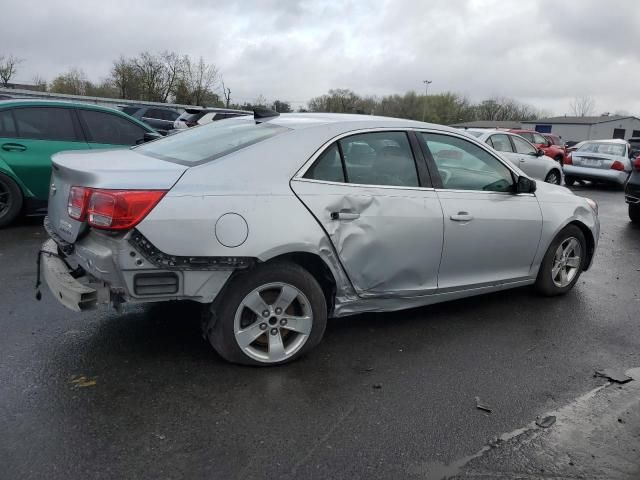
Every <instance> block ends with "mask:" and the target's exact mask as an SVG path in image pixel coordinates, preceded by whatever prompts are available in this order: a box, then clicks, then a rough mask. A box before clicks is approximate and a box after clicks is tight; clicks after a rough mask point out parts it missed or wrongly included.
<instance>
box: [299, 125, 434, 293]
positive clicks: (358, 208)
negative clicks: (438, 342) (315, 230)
mask: <svg viewBox="0 0 640 480" xmlns="http://www.w3.org/2000/svg"><path fill="white" fill-rule="evenodd" d="M378 140H379V139H378ZM378 140H376V141H375V142H374V141H372V140H370V138H369V137H365V138H364V139H363V138H354V139H352V142H351V145H349V144H348V143H347V142H346V141H345V142H344V143H343V144H342V145H341V148H340V152H341V155H343V156H344V157H346V163H347V169H348V168H349V165H351V166H352V167H353V165H357V166H359V167H362V168H361V169H360V171H362V172H364V173H363V174H362V175H361V176H360V177H359V178H358V177H357V175H356V174H354V175H352V178H351V180H350V181H351V182H353V183H347V182H342V181H328V180H324V179H327V178H331V177H330V175H329V174H328V173H326V172H328V170H329V169H330V168H329V165H320V166H319V167H322V168H317V169H316V170H318V171H322V173H320V174H316V175H314V174H313V172H312V171H311V170H312V169H310V170H309V172H311V174H307V175H305V176H306V177H314V176H315V177H317V178H296V179H294V180H293V181H292V182H291V187H292V189H293V191H294V192H295V193H296V195H297V196H298V198H300V200H301V201H302V202H303V203H304V204H305V205H306V206H307V208H308V209H309V210H310V211H311V213H312V214H313V215H314V216H315V218H316V219H317V220H318V222H320V223H321V224H322V226H323V227H324V229H325V231H326V232H327V234H328V235H329V237H330V238H331V241H332V243H333V246H334V247H335V250H336V252H337V254H338V256H339V258H340V261H341V262H342V265H343V266H344V268H345V270H346V272H347V274H348V275H349V278H350V279H351V282H352V283H353V286H354V288H355V289H356V291H357V292H358V294H359V295H361V296H389V297H396V296H398V297H403V296H418V295H424V294H428V293H433V292H434V291H435V290H436V289H437V286H438V268H439V265H440V258H441V254H442V241H443V214H442V209H441V206H440V202H439V200H438V197H437V195H436V192H435V191H434V190H433V189H431V188H425V187H422V186H420V185H417V186H408V185H406V184H407V183H409V184H411V183H412V182H411V181H407V180H406V176H405V177H404V178H405V180H404V181H398V182H397V183H404V184H405V185H370V184H365V183H364V182H371V183H373V182H374V181H375V180H376V178H380V179H381V181H385V182H386V183H393V180H389V175H391V173H393V172H392V171H391V170H392V168H391V169H390V168H388V167H385V162H387V160H386V158H387V157H385V154H386V153H385V152H386V151H388V150H390V149H392V150H393V149H395V154H396V156H395V157H392V159H391V160H390V161H392V162H393V161H399V162H404V161H405V160H403V159H400V160H398V158H399V157H398V156H397V154H398V152H399V150H397V148H398V145H400V147H402V148H403V149H405V150H404V151H405V152H406V151H407V150H406V147H405V145H404V141H403V140H402V137H389V139H384V138H383V140H384V142H380V141H378ZM366 142H369V143H370V144H371V145H373V146H374V147H375V148H378V147H380V148H378V150H377V151H376V150H375V149H372V150H373V151H368V150H367V148H366V147H365V146H364V145H363V144H364V143H366ZM407 145H408V144H407ZM327 150H328V149H327ZM350 150H351V151H353V152H358V155H360V157H359V158H357V159H356V158H353V157H352V158H351V159H350V158H349V154H348V151H350ZM325 152H326V151H325ZM409 152H410V150H409ZM408 154H410V153H408ZM354 155H355V153H354ZM362 155H367V156H368V157H370V158H366V159H364V160H363V158H364V157H362ZM338 158H339V155H338V154H336V162H338V161H339V160H338ZM319 160H322V159H320V158H319ZM350 160H351V162H352V163H351V164H349V161H350ZM412 161H413V160H412ZM367 167H370V168H371V170H367ZM414 168H415V167H414ZM381 169H384V170H386V171H388V172H391V173H389V175H387V177H384V176H381V177H376V176H375V175H374V174H372V172H373V171H375V172H379V171H380V170H381ZM336 171H337V170H336ZM338 173H339V172H338ZM394 178H397V177H394ZM334 180H336V178H334ZM338 180H340V179H339V178H338ZM347 181H349V180H348V179H347ZM355 182H363V183H355Z"/></svg>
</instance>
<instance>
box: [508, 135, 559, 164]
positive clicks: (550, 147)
mask: <svg viewBox="0 0 640 480" xmlns="http://www.w3.org/2000/svg"><path fill="white" fill-rule="evenodd" d="M509 132H512V133H517V134H518V135H520V136H521V137H523V138H524V139H526V140H528V141H529V142H531V143H532V144H533V145H535V147H536V148H541V149H542V151H543V152H544V154H545V155H546V156H547V157H551V158H553V159H554V160H555V161H556V162H558V163H560V165H562V163H563V162H564V157H565V149H564V147H562V146H560V145H556V144H551V143H549V142H548V141H547V139H546V138H544V137H543V136H542V134H540V133H538V132H536V131H535V130H522V129H517V128H514V129H510V130H509Z"/></svg>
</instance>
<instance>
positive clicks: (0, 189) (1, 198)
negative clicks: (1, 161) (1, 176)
mask: <svg viewBox="0 0 640 480" xmlns="http://www.w3.org/2000/svg"><path fill="white" fill-rule="evenodd" d="M10 208H11V192H10V191H9V187H8V185H6V184H5V183H4V182H3V181H2V180H0V217H2V216H3V215H4V214H5V213H6V212H7V211H8V210H9V209H10Z"/></svg>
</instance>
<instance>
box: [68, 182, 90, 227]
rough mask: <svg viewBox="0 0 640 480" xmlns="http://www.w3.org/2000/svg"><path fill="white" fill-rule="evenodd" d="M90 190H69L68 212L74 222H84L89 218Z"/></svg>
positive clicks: (77, 188)
mask: <svg viewBox="0 0 640 480" xmlns="http://www.w3.org/2000/svg"><path fill="white" fill-rule="evenodd" d="M90 193H91V189H90V188H85V187H71V190H69V201H68V202H67V212H68V213H69V216H70V217H71V218H73V219H74V220H80V221H81V222H84V221H85V219H86V218H87V203H88V202H87V201H88V199H89V194H90Z"/></svg>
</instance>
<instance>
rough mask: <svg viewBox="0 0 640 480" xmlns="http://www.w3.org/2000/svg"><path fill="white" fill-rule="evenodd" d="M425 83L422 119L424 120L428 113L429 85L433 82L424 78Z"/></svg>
mask: <svg viewBox="0 0 640 480" xmlns="http://www.w3.org/2000/svg"><path fill="white" fill-rule="evenodd" d="M422 83H424V105H423V107H422V121H423V122H424V119H425V116H426V114H427V97H428V96H429V85H431V84H432V83H433V81H432V80H423V81H422Z"/></svg>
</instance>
